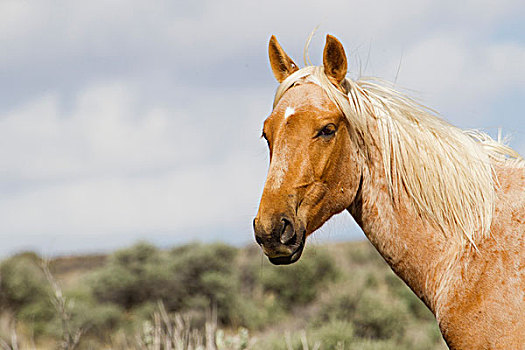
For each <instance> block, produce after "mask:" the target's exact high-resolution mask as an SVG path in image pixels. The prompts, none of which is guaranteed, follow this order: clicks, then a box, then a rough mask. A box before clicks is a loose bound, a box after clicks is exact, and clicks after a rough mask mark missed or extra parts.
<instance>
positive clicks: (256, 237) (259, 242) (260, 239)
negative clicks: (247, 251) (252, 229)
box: [255, 235, 263, 245]
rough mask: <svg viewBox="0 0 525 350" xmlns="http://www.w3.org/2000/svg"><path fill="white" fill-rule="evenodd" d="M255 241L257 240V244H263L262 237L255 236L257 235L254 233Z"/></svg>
mask: <svg viewBox="0 0 525 350" xmlns="http://www.w3.org/2000/svg"><path fill="white" fill-rule="evenodd" d="M255 242H257V244H259V245H262V244H263V240H262V238H261V237H259V236H257V235H255Z"/></svg>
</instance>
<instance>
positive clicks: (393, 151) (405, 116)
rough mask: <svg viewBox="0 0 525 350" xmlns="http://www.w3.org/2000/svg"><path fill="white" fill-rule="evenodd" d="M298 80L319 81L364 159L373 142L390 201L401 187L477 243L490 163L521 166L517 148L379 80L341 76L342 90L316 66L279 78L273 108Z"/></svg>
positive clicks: (486, 213)
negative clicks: (457, 122)
mask: <svg viewBox="0 0 525 350" xmlns="http://www.w3.org/2000/svg"><path fill="white" fill-rule="evenodd" d="M301 82H311V83H315V84H317V85H318V86H320V87H321V88H322V89H323V90H324V92H325V93H326V94H327V96H328V97H329V98H330V100H332V101H333V102H334V103H335V104H336V105H337V106H338V107H339V108H340V110H341V111H342V112H343V113H344V115H345V116H346V118H347V119H348V121H349V125H350V137H351V139H352V140H353V142H356V144H357V145H359V146H360V148H361V150H362V151H363V154H364V156H365V159H367V158H368V157H367V155H368V154H369V150H371V149H372V148H373V147H377V146H379V149H380V151H381V153H382V158H383V168H384V171H385V175H386V178H387V180H388V184H389V190H390V195H391V198H392V200H393V203H394V205H395V204H396V201H397V200H398V198H399V192H400V190H402V189H404V190H405V191H406V193H407V194H408V197H409V198H410V199H411V201H412V203H413V205H414V207H415V209H416V210H417V211H418V213H419V214H420V215H421V216H422V217H424V218H426V219H427V220H429V221H430V222H432V223H433V224H435V225H436V226H437V227H439V228H440V229H441V231H442V232H443V233H444V234H445V235H446V236H447V237H451V238H453V239H456V240H457V242H459V243H461V244H465V240H467V241H469V242H470V243H471V244H472V245H473V246H474V247H476V242H479V240H480V239H482V238H484V237H488V236H489V235H490V226H491V222H492V215H493V212H494V206H495V201H496V198H495V197H496V194H495V189H496V186H497V178H496V177H495V172H494V170H493V165H494V164H503V163H505V164H508V165H510V166H515V167H520V168H523V167H524V166H525V162H524V161H523V158H522V157H521V156H520V155H519V154H518V153H517V152H516V151H514V150H513V149H511V148H510V147H508V146H506V145H504V144H503V143H501V142H497V141H495V140H493V139H492V138H491V137H490V136H488V135H487V134H485V133H483V132H480V131H464V130H461V129H459V128H457V127H454V126H452V125H450V124H448V123H447V122H445V121H444V120H442V119H441V118H439V117H437V116H436V115H435V113H433V112H432V111H431V110H429V109H428V108H426V107H424V106H422V105H420V104H419V103H417V102H415V101H414V100H412V99H411V98H409V97H407V96H405V95H403V94H401V93H399V92H397V91H396V90H395V89H394V88H392V87H390V86H387V85H386V84H384V83H380V82H378V81H377V80H374V79H359V80H357V81H353V80H351V79H345V80H344V81H343V82H342V84H341V85H342V88H343V89H344V90H345V92H344V93H343V92H341V91H340V90H338V89H337V88H336V87H335V86H334V85H333V84H332V83H331V82H330V80H329V79H328V78H327V76H326V75H325V73H324V69H323V67H318V66H308V67H305V68H302V69H300V70H298V71H296V72H295V73H293V74H292V75H290V76H289V77H288V78H287V79H286V80H285V81H283V82H282V83H281V85H280V86H279V87H278V89H277V92H276V94H275V99H274V107H275V106H276V105H277V103H278V102H279V100H280V99H281V97H282V96H283V94H284V93H285V92H286V91H287V90H288V89H289V88H290V87H292V86H294V85H295V84H297V83H301ZM372 122H373V125H376V127H377V129H374V130H373V129H372Z"/></svg>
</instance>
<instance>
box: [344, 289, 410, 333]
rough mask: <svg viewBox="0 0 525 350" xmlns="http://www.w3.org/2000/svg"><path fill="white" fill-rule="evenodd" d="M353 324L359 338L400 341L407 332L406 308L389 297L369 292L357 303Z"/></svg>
mask: <svg viewBox="0 0 525 350" xmlns="http://www.w3.org/2000/svg"><path fill="white" fill-rule="evenodd" d="M353 322H354V325H355V331H356V332H355V333H356V335H357V336H359V337H362V338H372V339H399V338H402V337H403V336H404V332H405V326H406V322H407V310H406V306H405V305H404V304H403V303H400V302H399V301H398V300H395V299H392V298H391V297H390V296H388V295H383V294H382V293H378V292H374V291H373V290H367V291H366V292H365V293H364V294H363V295H362V297H361V298H360V299H359V302H358V303H357V308H356V310H355V315H354V319H353Z"/></svg>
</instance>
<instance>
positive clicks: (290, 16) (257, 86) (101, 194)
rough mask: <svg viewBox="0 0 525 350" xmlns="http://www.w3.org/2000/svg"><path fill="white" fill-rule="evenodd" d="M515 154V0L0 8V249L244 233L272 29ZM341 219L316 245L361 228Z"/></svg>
mask: <svg viewBox="0 0 525 350" xmlns="http://www.w3.org/2000/svg"><path fill="white" fill-rule="evenodd" d="M317 25H320V28H319V31H318V33H317V34H316V36H315V37H314V40H313V42H312V45H311V49H310V56H311V59H312V61H313V62H314V63H316V64H319V63H320V58H321V52H322V47H323V44H324V36H325V34H326V33H330V34H333V35H335V36H337V37H338V38H339V39H340V40H341V41H342V43H343V44H344V46H345V49H346V52H347V54H348V56H349V60H350V76H351V77H354V78H356V77H358V76H359V75H360V74H361V75H365V76H378V77H380V78H383V79H386V80H390V81H393V80H394V79H396V77H397V79H396V84H397V86H399V87H402V88H405V89H407V91H410V94H411V95H412V96H414V97H416V98H418V99H419V100H420V101H422V102H423V103H425V104H426V105H428V106H429V107H432V108H433V109H435V110H437V111H438V112H439V113H440V114H441V115H442V116H443V117H444V118H445V119H447V120H448V121H450V122H451V123H453V124H455V125H458V126H460V127H463V128H482V129H485V130H486V131H488V132H489V133H491V134H492V135H495V134H496V133H497V129H498V128H502V130H503V133H504V134H509V135H511V136H512V140H511V142H510V144H511V145H512V146H513V147H514V148H516V149H517V150H518V151H519V152H520V153H522V154H525V138H524V136H525V123H524V122H523V111H524V110H525V64H524V62H525V4H524V3H523V1H510V0H509V1H499V2H497V3H496V2H491V1H463V2H457V1H412V0H410V1H409V0H404V1H396V2H392V1H387V0H383V1H335V0H329V1H323V2H321V1H310V0H304V1H289V2H283V1H265V2H258V3H255V2H247V1H241V0H227V1H211V0H210V1H199V0H196V1H193V2H188V1H150V2H141V1H135V0H127V1H97V0H94V1H89V2H83V3H80V2H67V1H38V2H37V1H35V2H32V1H19V0H4V1H2V2H0V52H1V53H2V54H1V55H0V93H1V95H2V98H1V99H0V242H1V244H0V255H5V254H10V253H13V252H16V251H18V250H21V249H33V250H36V251H37V252H39V253H43V254H57V253H60V254H65V253H75V252H88V251H96V250H111V249H114V248H117V247H122V246H126V245H129V244H131V243H132V242H134V241H136V240H137V239H149V240H151V241H153V242H155V243H158V244H161V245H170V244H177V243H181V242H187V241H189V240H196V239H198V240H201V241H205V242H207V241H215V240H224V241H227V242H229V243H235V244H247V243H249V242H251V241H252V231H251V219H252V217H253V215H254V214H255V212H256V209H257V205H258V200H259V196H260V193H261V190H262V186H263V184H264V179H265V175H266V171H267V166H268V155H267V150H266V146H265V143H264V142H263V141H261V140H260V138H259V136H260V133H261V125H262V122H263V120H264V118H265V116H267V115H268V114H269V113H270V110H271V103H272V98H273V93H274V91H275V88H276V87H277V84H276V82H275V81H274V79H273V76H272V74H271V71H270V69H269V66H268V59H267V51H266V50H267V43H268V39H269V38H270V36H271V35H272V34H275V35H276V36H277V37H278V39H279V41H280V42H281V44H282V45H283V47H284V48H285V50H286V51H287V52H288V53H289V54H290V55H291V56H292V57H293V58H294V59H295V61H296V62H297V63H302V49H303V46H304V43H305V41H306V38H307V36H308V34H309V33H310V31H311V30H312V29H313V28H314V27H316V26H317ZM362 237H363V236H362V234H361V233H360V232H359V230H358V229H357V228H356V227H355V224H354V223H353V221H352V219H351V218H350V217H349V215H347V214H343V215H341V216H340V217H338V218H336V219H335V220H333V221H332V222H329V223H328V224H327V225H325V227H324V228H323V229H322V230H321V232H319V233H317V234H316V236H315V237H314V240H316V241H325V240H335V239H355V238H362Z"/></svg>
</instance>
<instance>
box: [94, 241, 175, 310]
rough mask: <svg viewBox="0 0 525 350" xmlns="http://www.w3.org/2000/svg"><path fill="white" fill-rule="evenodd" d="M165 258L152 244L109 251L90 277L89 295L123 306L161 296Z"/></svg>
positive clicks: (165, 271)
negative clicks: (104, 265) (103, 264)
mask: <svg viewBox="0 0 525 350" xmlns="http://www.w3.org/2000/svg"><path fill="white" fill-rule="evenodd" d="M166 265H167V260H166V259H165V257H164V256H163V255H162V254H161V253H160V251H159V250H158V249H157V248H155V247H154V246H152V245H150V244H146V243H139V244H136V245H134V246H132V247H131V248H128V249H124V250H120V251H118V252H116V253H115V254H113V255H112V256H111V257H110V259H109V262H108V265H107V266H106V267H105V268H103V269H102V270H100V271H99V272H98V273H97V274H96V275H95V276H94V278H93V282H92V288H93V295H94V296H95V297H96V298H97V299H98V300H99V301H101V302H111V303H114V304H117V305H120V306H122V307H124V308H126V309H130V308H131V307H133V306H136V305H139V304H141V303H143V302H145V301H147V300H154V299H156V298H161V297H162V296H163V292H164V290H165V288H166V284H167V281H169V279H170V274H169V271H168V269H167V268H166Z"/></svg>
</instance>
